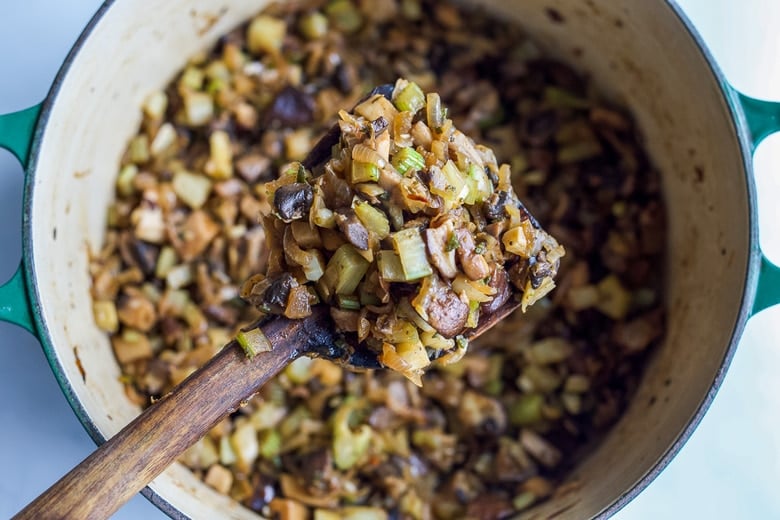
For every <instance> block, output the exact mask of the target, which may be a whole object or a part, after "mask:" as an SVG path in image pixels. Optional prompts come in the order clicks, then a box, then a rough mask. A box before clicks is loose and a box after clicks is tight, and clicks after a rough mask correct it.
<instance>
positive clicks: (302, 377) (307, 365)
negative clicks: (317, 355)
mask: <svg viewBox="0 0 780 520" xmlns="http://www.w3.org/2000/svg"><path fill="white" fill-rule="evenodd" d="M313 361H314V360H313V359H312V358H310V357H309V356H301V357H299V358H298V359H296V360H295V361H293V362H292V363H290V364H289V365H287V368H285V369H284V375H286V376H287V378H288V379H289V380H290V381H291V382H292V383H294V384H296V385H303V384H306V383H308V382H309V380H310V379H311V377H312V373H311V365H312V362H313Z"/></svg>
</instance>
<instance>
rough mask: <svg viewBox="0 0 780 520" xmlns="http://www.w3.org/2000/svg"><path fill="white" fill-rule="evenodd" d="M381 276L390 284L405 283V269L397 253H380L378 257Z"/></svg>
mask: <svg viewBox="0 0 780 520" xmlns="http://www.w3.org/2000/svg"><path fill="white" fill-rule="evenodd" d="M376 261H377V266H378V268H379V276H381V277H382V278H384V279H385V280H386V281H388V282H405V281H406V275H404V270H403V267H401V258H400V257H399V256H398V254H396V252H395V251H386V250H385V251H380V252H379V253H377V255H376Z"/></svg>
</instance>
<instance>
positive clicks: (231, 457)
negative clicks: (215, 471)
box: [219, 435, 237, 466]
mask: <svg viewBox="0 0 780 520" xmlns="http://www.w3.org/2000/svg"><path fill="white" fill-rule="evenodd" d="M236 460H237V459H236V452H235V451H233V447H232V446H231V445H230V437H228V436H227V435H223V436H222V437H220V439H219V462H220V463H221V464H222V465H224V466H231V465H233V464H235V463H236Z"/></svg>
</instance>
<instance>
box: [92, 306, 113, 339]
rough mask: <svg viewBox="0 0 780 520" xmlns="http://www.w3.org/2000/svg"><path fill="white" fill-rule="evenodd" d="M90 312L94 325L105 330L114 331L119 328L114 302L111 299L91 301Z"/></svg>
mask: <svg viewBox="0 0 780 520" xmlns="http://www.w3.org/2000/svg"><path fill="white" fill-rule="evenodd" d="M92 314H93V316H94V317H95V325H97V326H98V327H99V328H100V329H102V330H105V331H106V332H116V331H117V330H118V329H119V318H118V317H117V312H116V304H115V303H114V302H113V301H111V300H98V301H95V302H93V303H92Z"/></svg>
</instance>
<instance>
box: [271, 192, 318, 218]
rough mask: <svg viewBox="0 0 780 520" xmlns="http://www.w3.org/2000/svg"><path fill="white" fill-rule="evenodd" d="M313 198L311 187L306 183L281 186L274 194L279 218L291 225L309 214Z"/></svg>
mask: <svg viewBox="0 0 780 520" xmlns="http://www.w3.org/2000/svg"><path fill="white" fill-rule="evenodd" d="M313 198H314V192H313V191H312V188H311V186H309V185H308V184H306V183H304V182H294V183H292V184H287V185H285V186H280V187H279V188H278V189H277V190H276V191H275V192H274V207H275V208H276V212H277V214H278V215H279V218H280V219H282V221H284V222H287V223H289V222H292V221H293V220H300V219H302V218H304V217H305V216H307V215H308V214H309V208H311V203H312V200H313Z"/></svg>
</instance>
